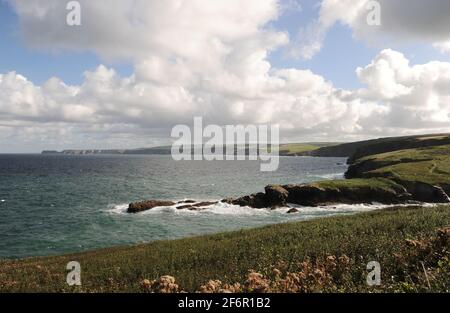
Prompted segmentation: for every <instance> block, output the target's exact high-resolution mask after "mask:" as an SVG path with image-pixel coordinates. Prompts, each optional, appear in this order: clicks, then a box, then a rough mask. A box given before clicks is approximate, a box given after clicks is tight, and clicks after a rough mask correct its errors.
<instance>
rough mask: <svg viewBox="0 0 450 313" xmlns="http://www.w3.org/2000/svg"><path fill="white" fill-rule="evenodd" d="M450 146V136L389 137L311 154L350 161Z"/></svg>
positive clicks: (336, 146)
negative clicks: (412, 149) (390, 152)
mask: <svg viewBox="0 0 450 313" xmlns="http://www.w3.org/2000/svg"><path fill="white" fill-rule="evenodd" d="M448 144H450V134H435V135H417V136H406V137H388V138H379V139H372V140H365V141H358V142H351V143H344V144H339V145H334V146H331V147H322V148H319V149H316V150H314V151H312V152H311V154H312V155H313V156H322V157H338V156H339V157H350V161H353V160H356V159H359V158H362V157H365V156H368V155H373V154H379V153H384V152H389V151H397V150H403V149H411V148H420V147H427V146H439V145H448Z"/></svg>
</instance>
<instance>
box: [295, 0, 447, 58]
mask: <svg viewBox="0 0 450 313" xmlns="http://www.w3.org/2000/svg"><path fill="white" fill-rule="evenodd" d="M373 2H374V1H372V0H322V2H321V5H320V11H319V17H318V18H317V20H316V21H314V22H312V23H311V24H310V25H309V26H307V27H305V28H303V29H301V30H300V33H299V35H298V39H297V41H296V42H295V43H293V44H292V47H291V49H290V50H291V54H292V55H294V56H297V57H302V58H305V59H310V58H312V57H313V56H314V55H315V54H316V53H317V52H319V51H320V49H321V47H322V45H323V41H324V39H325V37H326V33H327V32H328V31H329V29H330V28H331V27H332V26H333V25H335V24H336V23H341V24H343V25H346V26H348V27H350V28H351V29H352V31H353V34H354V36H355V37H356V38H358V39H360V40H363V41H365V42H368V43H370V44H373V45H384V46H386V45H389V44H392V43H396V44H398V43H408V42H418V43H421V44H423V43H425V44H429V45H432V46H434V47H435V48H437V49H439V50H440V51H442V52H448V51H449V42H450V19H449V18H448V14H449V12H450V1H448V0H433V1H423V0H395V1H393V0H377V2H378V3H379V4H380V8H381V25H369V24H368V23H367V17H368V15H369V13H371V12H373V6H371V5H370V4H371V3H373ZM311 38H312V39H311Z"/></svg>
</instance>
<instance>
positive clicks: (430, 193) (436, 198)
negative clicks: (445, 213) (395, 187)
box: [401, 181, 450, 203]
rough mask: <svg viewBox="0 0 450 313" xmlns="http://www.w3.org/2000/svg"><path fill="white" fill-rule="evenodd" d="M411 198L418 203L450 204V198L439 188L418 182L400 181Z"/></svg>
mask: <svg viewBox="0 0 450 313" xmlns="http://www.w3.org/2000/svg"><path fill="white" fill-rule="evenodd" d="M401 184H402V185H403V186H405V188H406V189H407V190H408V192H409V193H411V194H412V198H413V199H414V200H416V201H420V202H428V203H450V198H449V196H448V194H447V193H446V192H445V190H444V189H443V188H442V187H440V186H433V185H430V184H426V183H423V182H418V181H414V182H412V181H401Z"/></svg>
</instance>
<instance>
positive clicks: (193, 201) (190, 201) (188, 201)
mask: <svg viewBox="0 0 450 313" xmlns="http://www.w3.org/2000/svg"><path fill="white" fill-rule="evenodd" d="M195 202H197V201H195V200H183V201H178V202H177V204H182V203H195Z"/></svg>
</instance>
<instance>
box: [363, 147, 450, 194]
mask: <svg viewBox="0 0 450 313" xmlns="http://www.w3.org/2000/svg"><path fill="white" fill-rule="evenodd" d="M364 163H366V164H368V165H370V169H371V170H369V171H367V172H366V173H365V175H366V176H383V177H388V178H397V179H402V180H408V181H420V182H424V183H428V184H432V185H449V186H450V145H444V146H436V147H426V148H417V149H406V150H400V151H394V152H387V153H382V154H377V155H371V156H367V157H364V158H361V159H359V160H358V161H357V162H356V163H355V166H356V167H357V166H360V165H362V164H364Z"/></svg>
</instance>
